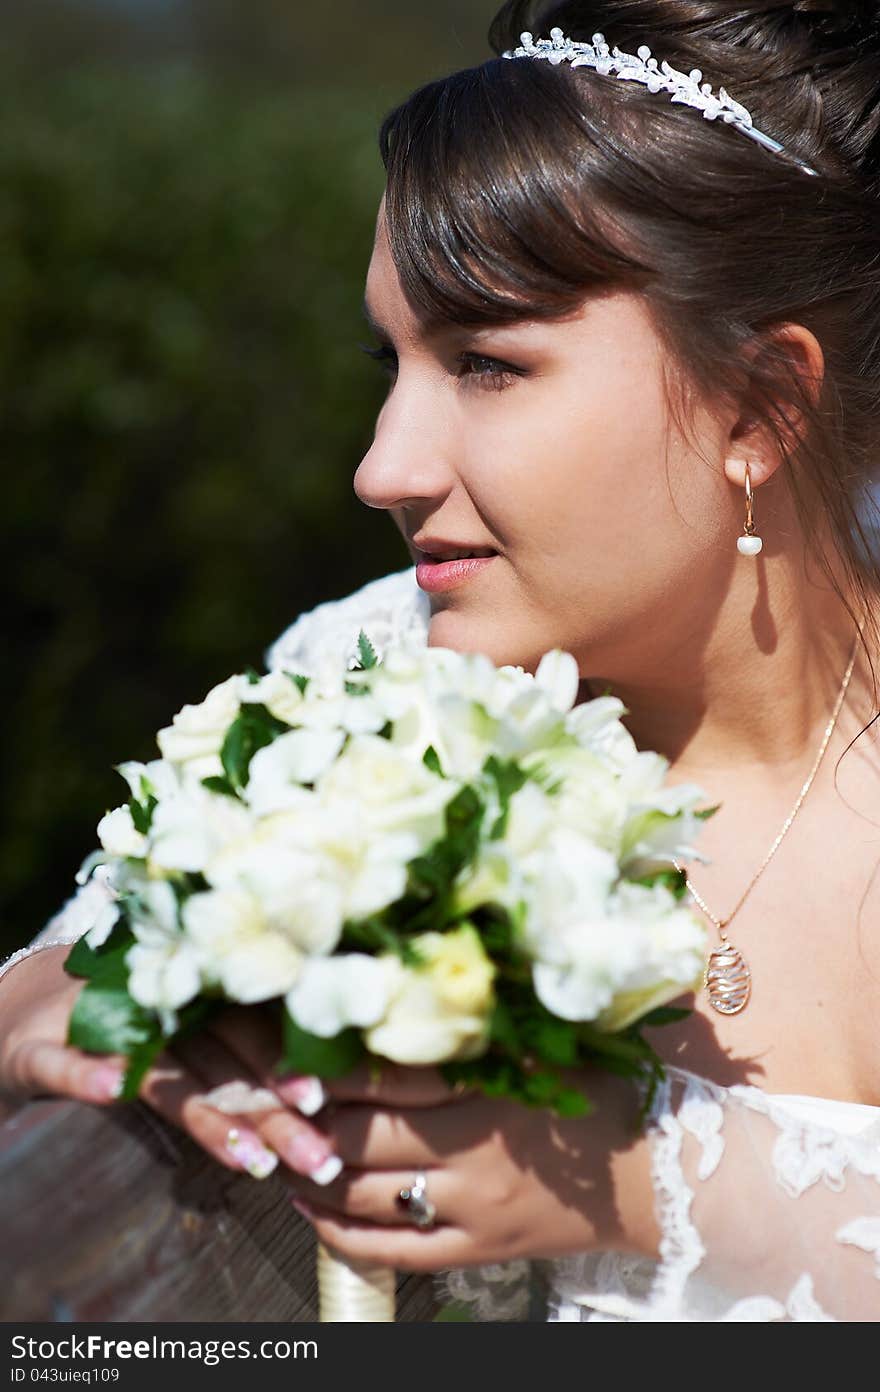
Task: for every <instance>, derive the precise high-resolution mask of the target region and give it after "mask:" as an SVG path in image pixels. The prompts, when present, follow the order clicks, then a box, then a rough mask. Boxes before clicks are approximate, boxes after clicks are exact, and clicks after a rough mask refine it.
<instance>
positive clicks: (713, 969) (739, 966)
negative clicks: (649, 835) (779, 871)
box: [672, 620, 864, 1015]
mask: <svg viewBox="0 0 880 1392" xmlns="http://www.w3.org/2000/svg"><path fill="white" fill-rule="evenodd" d="M863 622H864V620H863V621H862V623H863ZM862 623H860V624H859V631H858V633H857V635H856V640H855V642H854V643H853V649H852V653H851V654H850V659H849V663H848V665H847V669H846V674H845V676H844V678H843V682H842V684H841V687H840V691H839V692H838V693H837V700H836V701H835V703H834V710H833V712H832V715H831V719H830V720H829V722H828V724H827V726H826V727H825V734H824V735H823V736H822V743H821V745H820V747H819V753H818V754H817V755H816V759H815V762H814V764H813V767H812V768H811V770H810V772H809V775H808V776H807V779H806V781H805V783H804V785H803V787H802V788H801V790H800V792H799V793H798V796H797V801H796V802H795V804H794V807H793V808H792V809H791V811H790V812H789V814H788V816H787V817H786V819H785V821H784V823H783V825H782V829H781V831H780V832H779V835H778V836H777V837H776V840H775V841H774V842H773V845H772V846H771V847H770V850H769V851H768V852H767V854H766V856H765V857H764V859H763V861H762V862H761V864H760V865H759V867H758V869H757V871H756V872H755V874H754V875H753V876H752V879H751V880H750V881H749V883H748V884H747V885H746V887H745V890H744V891H743V893H742V894H741V895H740V898H739V899H738V901H737V903H736V905H735V906H734V908H733V909H731V911H730V913H729V914H728V915H727V917H726V918H716V917H715V915H714V914H713V912H712V910H711V909H710V908H709V906H708V904H707V903H706V901H705V900H704V899H703V898H702V897H701V896H700V895H699V894H698V893H697V891H696V890H695V889H694V886H693V885H692V884H691V882H690V879H689V878H688V876H687V875H685V884H686V885H687V888H688V889H689V890H690V892H691V894H692V895H693V897H694V899H695V900H696V902H697V903H698V904H699V906H700V908H701V909H702V910H703V912H704V913H705V914H706V915H707V916H708V917H709V918H710V919H711V920H712V922H713V923H714V924H715V927H716V928H717V929H718V936H719V937H720V939H721V947H719V948H716V949H715V951H714V952H713V953H711V954H710V957H709V962H708V965H707V967H706V975H705V978H704V985H705V987H706V990H707V991H708V993H709V1003H710V1004H711V1005H712V1006H713V1007H714V1009H715V1010H717V1011H718V1012H719V1013H720V1014H721V1015H737V1014H739V1012H740V1011H741V1010H744V1009H745V1006H746V1005H747V1003H748V999H749V996H750V995H751V972H750V971H749V968H748V966H747V965H746V961H745V958H744V957H743V955H742V953H741V952H740V951H739V950H738V949H737V948H735V947H734V946H733V944H732V943H731V942H729V940H728V937H727V924H728V923H729V922H730V920H731V919H732V918H733V916H734V914H735V913H737V912H738V911H739V909H740V908H741V907H742V905H743V903H744V902H745V899H746V897H747V895H748V894H749V893H750V892H751V890H752V889H753V888H754V886H755V884H756V882H757V881H758V879H759V878H760V876H761V875H762V874H763V873H764V871H765V870H766V868H767V866H768V865H769V864H770V861H771V860H772V859H773V857H774V855H775V854H776V852H777V851H778V850H779V847H780V845H781V843H782V839H783V837H784V836H785V835H786V833H787V832H788V830H789V828H790V826H791V824H792V822H793V821H794V819H795V817H796V816H797V814H798V812H799V811H800V807H801V803H802V802H803V800H804V798H805V797H806V796H807V793H808V792H809V791H810V788H811V786H812V783H813V779H814V778H815V777H816V774H817V772H818V770H819V765H820V764H821V762H822V757H823V755H824V753H825V750H826V749H827V748H828V742H829V740H830V739H831V735H832V733H833V731H834V727H835V726H836V724H837V718H838V716H839V715H840V709H841V706H842V705H843V700H844V697H845V696H846V692H847V688H848V686H849V681H850V677H851V676H852V673H853V666H854V664H855V660H856V651H857V649H858V643H859V638H860V637H861V633H862ZM672 863H673V865H674V866H675V868H676V870H678V871H680V872H681V871H682V867H681V866H680V865H679V863H678V861H677V860H676V859H675V857H674V856H673V857H672Z"/></svg>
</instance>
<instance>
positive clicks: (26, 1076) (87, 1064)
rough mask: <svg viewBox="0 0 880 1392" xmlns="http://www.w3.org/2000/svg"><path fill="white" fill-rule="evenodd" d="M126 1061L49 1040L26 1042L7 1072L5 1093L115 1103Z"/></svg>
mask: <svg viewBox="0 0 880 1392" xmlns="http://www.w3.org/2000/svg"><path fill="white" fill-rule="evenodd" d="M125 1066H126V1061H125V1059H123V1058H122V1057H121V1055H117V1054H112V1055H107V1056H104V1055H102V1056H100V1057H96V1056H95V1055H94V1054H86V1053H84V1052H83V1051H82V1050H80V1049H73V1048H70V1047H69V1046H67V1045H64V1044H53V1043H51V1042H49V1041H48V1040H43V1039H33V1040H24V1041H23V1042H22V1043H21V1044H19V1045H18V1046H17V1047H16V1048H14V1049H13V1050H12V1053H11V1055H10V1057H9V1060H8V1062H7V1064H6V1066H5V1068H4V1079H5V1082H4V1090H7V1091H8V1090H11V1096H12V1097H13V1098H15V1097H23V1098H24V1097H29V1098H35V1097H40V1096H49V1097H73V1098H76V1099H77V1101H80V1102H99V1103H100V1102H114V1101H115V1100H116V1098H117V1096H118V1094H119V1091H120V1090H121V1086H122V1078H123V1076H124V1073H125Z"/></svg>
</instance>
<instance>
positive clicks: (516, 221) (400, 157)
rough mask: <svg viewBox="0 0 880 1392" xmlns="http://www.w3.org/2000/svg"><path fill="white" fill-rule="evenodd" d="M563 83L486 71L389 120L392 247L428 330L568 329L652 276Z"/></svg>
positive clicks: (384, 135)
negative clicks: (563, 324)
mask: <svg viewBox="0 0 880 1392" xmlns="http://www.w3.org/2000/svg"><path fill="white" fill-rule="evenodd" d="M559 77H560V75H559V73H558V72H556V71H550V72H545V71H542V69H541V65H540V64H537V63H520V62H516V61H508V60H506V59H500V58H495V59H490V60H489V61H488V62H487V63H484V64H482V65H481V66H479V67H475V68H468V69H464V70H463V71H461V72H456V73H453V74H451V75H450V76H449V77H445V78H443V79H440V80H438V81H435V82H431V83H428V84H426V85H425V86H423V87H421V88H419V89H418V90H417V91H416V92H414V93H413V94H412V95H411V96H410V97H409V98H408V99H407V100H406V101H405V102H403V103H402V104H401V105H400V106H398V107H396V108H395V109H394V110H393V111H392V112H391V113H390V114H389V115H388V116H387V117H386V118H385V120H384V122H383V124H382V128H381V131H380V137H379V140H380V148H381V152H382V159H383V163H384V165H385V170H386V175H387V184H386V192H385V219H386V225H387V230H388V238H389V244H390V247H391V253H392V256H393V259H394V263H395V266H396V268H397V271H398V274H399V276H400V279H401V283H402V286H403V289H404V293H405V294H406V296H407V298H408V300H409V301H410V303H411V304H412V305H413V308H414V310H415V312H416V313H417V314H418V315H419V317H420V319H421V320H422V322H423V323H424V324H425V326H426V327H429V328H435V327H439V326H442V325H445V324H448V323H451V322H452V323H457V324H468V325H479V324H489V323H493V324H494V323H504V322H510V321H514V320H519V319H525V318H555V317H562V316H564V314H565V313H566V312H570V311H573V310H574V309H575V308H576V307H577V306H578V305H580V304H581V303H582V302H583V301H584V299H585V298H587V297H588V296H589V295H591V294H599V293H602V292H604V291H607V290H609V289H610V288H611V287H612V286H616V285H621V284H630V285H633V284H639V283H641V282H642V281H643V279H644V277H645V276H646V275H648V276H650V275H651V274H652V271H651V268H649V267H648V266H646V265H645V264H644V262H642V261H639V260H637V259H635V258H634V257H633V256H632V255H631V254H629V253H628V252H627V250H626V248H625V238H624V236H623V234H622V232H621V231H620V229H619V228H617V227H615V224H614V219H613V217H612V216H611V214H610V212H609V210H608V208H607V207H606V206H604V200H603V199H602V197H601V192H600V191H601V188H602V184H603V177H602V166H603V163H604V162H606V161H608V160H609V159H611V160H612V161H613V159H614V151H613V149H612V150H609V148H608V139H607V130H605V131H603V126H602V125H601V124H598V123H597V118H593V117H591V116H585V114H584V111H583V107H582V103H581V101H580V100H579V98H578V94H577V89H574V90H573V89H572V87H571V85H570V83H569V82H566V81H564V80H563V81H560V80H559ZM597 117H598V113H597Z"/></svg>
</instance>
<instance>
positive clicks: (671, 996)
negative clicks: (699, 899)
mask: <svg viewBox="0 0 880 1392" xmlns="http://www.w3.org/2000/svg"><path fill="white" fill-rule="evenodd" d="M616 899H617V903H618V906H619V912H620V913H621V915H625V916H627V917H629V918H630V919H631V920H637V921H638V923H639V925H640V927H641V928H642V929H643V931H644V933H645V938H646V942H645V945H644V948H643V951H642V953H641V955H640V959H639V961H638V962H637V963H636V964H635V966H634V967H633V969H632V970H631V971H630V972H629V973H628V974H627V976H626V977H625V978H624V979H623V980H622V981H621V982H620V984H619V986H618V988H617V989H616V990H615V993H614V999H613V1000H612V1001H611V1003H610V1004H609V1005H608V1006H607V1007H606V1008H605V1009H604V1010H603V1011H602V1013H601V1015H600V1016H599V1018H598V1019H597V1021H596V1023H597V1024H598V1025H599V1027H600V1028H601V1029H605V1030H621V1029H625V1028H626V1026H627V1025H629V1024H632V1023H633V1021H635V1020H637V1019H639V1018H640V1017H641V1016H642V1015H646V1014H647V1013H648V1011H649V1010H654V1009H656V1008H657V1006H660V1005H666V1004H667V1003H668V1002H669V1001H673V1000H676V999H677V998H678V997H679V996H681V995H684V994H685V993H687V992H690V991H696V990H698V989H699V988H700V986H701V985H702V983H703V977H704V973H705V969H706V957H707V954H708V951H709V946H708V933H707V931H706V927H705V924H704V923H703V922H702V920H700V919H698V917H697V915H696V914H695V913H694V911H693V910H692V909H691V908H689V907H688V906H687V905H686V904H682V903H681V902H679V901H678V900H676V899H675V896H674V895H673V894H672V893H671V891H670V890H668V889H667V888H666V886H665V885H662V884H657V885H653V886H646V885H636V884H628V883H627V882H626V881H623V882H622V883H621V884H620V885H619V887H618V892H617V895H616Z"/></svg>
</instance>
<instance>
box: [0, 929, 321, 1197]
mask: <svg viewBox="0 0 880 1392" xmlns="http://www.w3.org/2000/svg"><path fill="white" fill-rule="evenodd" d="M69 951H70V949H69V947H55V948H46V949H44V950H43V951H42V952H37V953H35V954H34V955H33V956H32V957H25V958H23V959H22V960H21V961H20V962H17V963H16V964H15V966H14V967H11V968H10V969H9V970H8V971H7V972H6V973H4V975H3V978H2V980H0V1098H5V1099H6V1100H7V1101H9V1102H13V1103H14V1102H17V1101H23V1100H25V1099H26V1098H28V1097H38V1096H60V1097H71V1098H75V1099H76V1100H78V1101H81V1102H91V1103H93V1104H97V1105H107V1104H109V1103H112V1102H113V1101H114V1100H115V1098H116V1096H117V1092H118V1088H119V1086H120V1084H121V1082H122V1078H123V1075H124V1073H125V1067H126V1061H125V1059H124V1058H123V1057H122V1056H121V1055H101V1056H98V1055H94V1054H87V1053H84V1052H83V1051H82V1050H81V1049H76V1048H72V1047H70V1046H69V1045H68V1044H67V1043H66V1042H65V1041H66V1039H67V1033H68V1026H69V1022H70V1016H71V1013H72V1011H73V1008H74V1005H75V1003H76V999H77V997H78V995H79V993H80V991H81V990H82V989H83V987H84V985H85V982H84V981H83V980H82V979H81V978H77V977H72V976H69V975H68V974H67V972H65V970H64V966H63V963H64V961H65V959H66V957H67V955H68V953H69ZM279 1052H280V1037H279V1033H278V1025H277V1020H275V1019H274V1018H273V1017H272V1016H271V1015H270V1014H269V1012H263V1011H261V1010H260V1009H259V1008H257V1007H253V1006H251V1007H248V1008H246V1009H244V1008H242V1007H236V1006H233V1007H230V1008H229V1009H228V1010H226V1011H224V1012H223V1013H222V1014H220V1015H218V1016H217V1017H216V1018H215V1020H214V1021H213V1022H212V1023H211V1025H210V1027H209V1028H207V1029H205V1030H204V1031H203V1032H202V1033H201V1034H199V1035H196V1036H194V1037H192V1038H191V1039H188V1040H185V1041H180V1042H179V1043H178V1044H176V1045H174V1046H173V1048H172V1049H171V1050H169V1051H167V1052H165V1053H162V1054H160V1055H159V1057H158V1058H157V1059H156V1062H155V1063H154V1065H153V1067H152V1068H151V1069H149V1071H148V1072H147V1074H146V1075H145V1077H144V1080H143V1082H142V1084H141V1087H140V1089H139V1096H140V1098H141V1099H142V1100H143V1101H144V1102H146V1103H147V1104H148V1105H149V1106H151V1107H152V1108H153V1109H154V1110H155V1111H157V1112H158V1113H159V1114H160V1115H161V1116H163V1117H164V1118H165V1119H166V1120H167V1121H170V1122H171V1123H172V1124H173V1125H175V1126H177V1127H178V1128H179V1129H181V1130H183V1131H186V1132H187V1133H188V1134H189V1135H190V1136H191V1137H192V1138H193V1140H195V1141H196V1142H197V1143H198V1144H199V1145H200V1146H202V1147H203V1149H205V1150H207V1151H208V1152H209V1153H210V1154H211V1155H213V1156H214V1157H215V1158H216V1159H217V1160H219V1161H220V1163H221V1164H222V1165H225V1166H226V1167H227V1168H228V1169H231V1170H237V1171H242V1170H244V1171H247V1172H248V1173H250V1174H252V1175H254V1177H256V1178H264V1177H265V1176H266V1175H268V1174H269V1173H271V1171H272V1170H273V1169H275V1168H276V1166H277V1165H278V1163H279V1160H281V1161H284V1162H285V1163H286V1164H287V1165H288V1166H290V1168H291V1169H293V1170H295V1171H296V1172H297V1173H301V1174H304V1175H312V1174H315V1173H317V1175H318V1177H319V1179H328V1178H331V1177H332V1176H333V1175H334V1174H336V1173H338V1170H339V1169H340V1168H341V1162H339V1161H337V1160H334V1159H333V1157H332V1156H331V1153H330V1144H329V1142H328V1140H327V1138H326V1137H325V1136H324V1135H322V1134H321V1132H320V1131H319V1130H318V1129H317V1128H316V1127H314V1126H312V1125H311V1124H310V1123H309V1122H308V1121H307V1120H306V1118H305V1117H304V1116H302V1115H300V1114H299V1113H298V1112H297V1111H296V1110H295V1109H296V1108H297V1107H298V1106H300V1105H302V1106H304V1107H305V1106H308V1104H309V1100H310V1098H313V1097H314V1096H315V1092H316V1085H315V1083H314V1081H313V1080H309V1079H300V1078H296V1077H291V1078H288V1079H285V1080H284V1081H283V1082H282V1081H280V1080H279V1079H278V1078H277V1077H275V1076H274V1074H273V1073H272V1071H271V1070H272V1068H273V1066H274V1064H275V1063H276V1061H277V1059H278V1057H279ZM238 1082H243V1083H244V1084H245V1085H246V1089H247V1090H248V1091H249V1092H250V1094H251V1102H252V1103H257V1104H259V1103H260V1102H261V1101H262V1105H261V1106H259V1105H258V1106H257V1108H256V1110H253V1111H248V1112H247V1113H243V1114H228V1113H225V1112H223V1111H218V1110H217V1109H216V1108H215V1107H213V1106H211V1104H210V1102H208V1101H206V1100H205V1093H206V1091H209V1090H213V1089H214V1088H216V1087H218V1086H223V1085H228V1084H230V1083H238ZM239 1090H240V1089H239ZM317 1091H318V1098H317V1100H318V1102H320V1100H321V1097H320V1089H318V1090H317ZM0 1119H2V1113H0ZM236 1133H237V1134H236Z"/></svg>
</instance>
